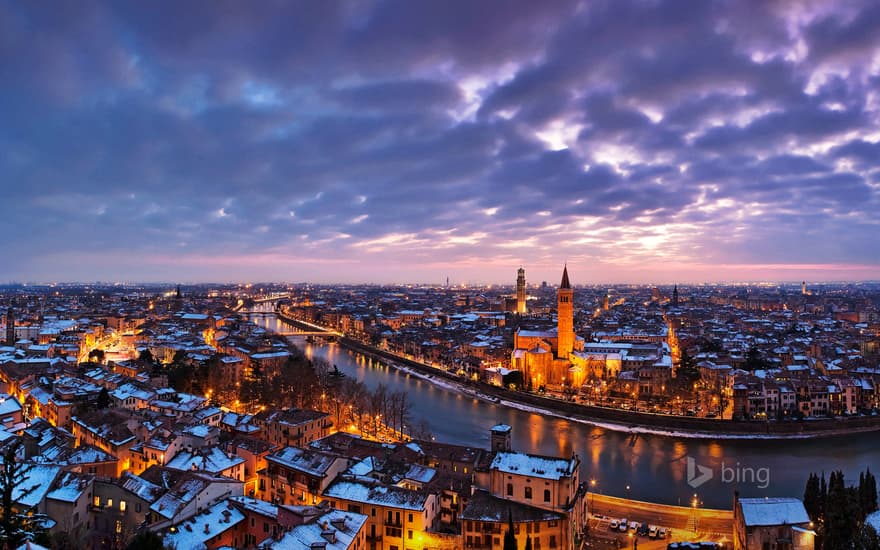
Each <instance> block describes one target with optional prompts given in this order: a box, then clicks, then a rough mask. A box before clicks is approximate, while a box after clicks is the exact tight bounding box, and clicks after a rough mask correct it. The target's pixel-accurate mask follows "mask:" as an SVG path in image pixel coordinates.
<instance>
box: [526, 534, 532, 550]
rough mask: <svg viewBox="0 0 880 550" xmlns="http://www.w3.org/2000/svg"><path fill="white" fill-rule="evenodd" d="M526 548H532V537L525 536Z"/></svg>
mask: <svg viewBox="0 0 880 550" xmlns="http://www.w3.org/2000/svg"><path fill="white" fill-rule="evenodd" d="M526 550H532V537H526Z"/></svg>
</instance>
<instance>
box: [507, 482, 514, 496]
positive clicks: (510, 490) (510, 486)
mask: <svg viewBox="0 0 880 550" xmlns="http://www.w3.org/2000/svg"><path fill="white" fill-rule="evenodd" d="M507 496H509V497H512V496H513V483H508V484H507Z"/></svg>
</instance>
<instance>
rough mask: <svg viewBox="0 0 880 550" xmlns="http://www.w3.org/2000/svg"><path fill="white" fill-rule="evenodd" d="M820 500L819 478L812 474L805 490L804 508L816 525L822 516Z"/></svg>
mask: <svg viewBox="0 0 880 550" xmlns="http://www.w3.org/2000/svg"><path fill="white" fill-rule="evenodd" d="M819 498H820V497H819V476H817V475H816V474H812V473H811V474H810V477H809V479H807V486H806V487H805V488H804V508H806V510H807V514H808V515H809V516H810V519H811V520H812V521H814V522H816V523H818V522H819V515H820V514H819V512H820V506H819Z"/></svg>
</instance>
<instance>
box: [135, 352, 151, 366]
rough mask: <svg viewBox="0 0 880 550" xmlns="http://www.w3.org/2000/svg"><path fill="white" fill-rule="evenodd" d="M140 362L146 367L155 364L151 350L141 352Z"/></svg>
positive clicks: (139, 355)
mask: <svg viewBox="0 0 880 550" xmlns="http://www.w3.org/2000/svg"><path fill="white" fill-rule="evenodd" d="M138 362H140V363H144V364H146V365H152V364H153V353H152V352H151V351H150V348H144V349H143V350H141V352H140V354H138Z"/></svg>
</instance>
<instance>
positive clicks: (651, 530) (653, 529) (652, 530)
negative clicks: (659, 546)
mask: <svg viewBox="0 0 880 550" xmlns="http://www.w3.org/2000/svg"><path fill="white" fill-rule="evenodd" d="M648 538H652V539H656V538H657V526H656V525H651V526H650V527H648Z"/></svg>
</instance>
